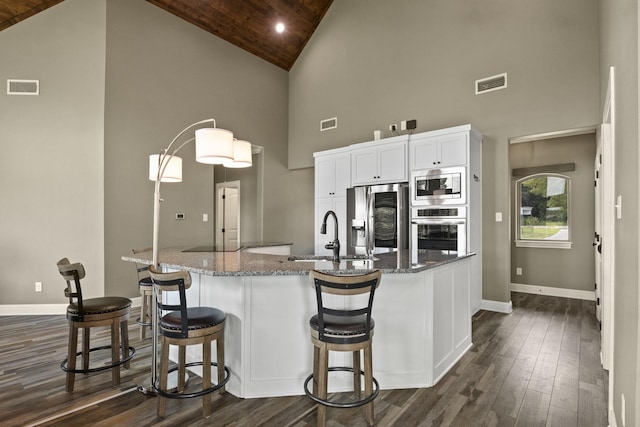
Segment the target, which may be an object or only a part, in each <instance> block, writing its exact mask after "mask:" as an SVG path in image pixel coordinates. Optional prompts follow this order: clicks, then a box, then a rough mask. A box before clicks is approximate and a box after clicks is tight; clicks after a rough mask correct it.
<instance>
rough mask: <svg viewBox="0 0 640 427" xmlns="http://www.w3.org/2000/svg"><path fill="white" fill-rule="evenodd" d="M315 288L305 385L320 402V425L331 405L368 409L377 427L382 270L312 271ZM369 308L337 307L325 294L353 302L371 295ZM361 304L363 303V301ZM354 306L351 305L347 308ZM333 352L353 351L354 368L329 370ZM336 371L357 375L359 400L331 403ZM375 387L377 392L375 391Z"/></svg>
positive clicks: (355, 378)
mask: <svg viewBox="0 0 640 427" xmlns="http://www.w3.org/2000/svg"><path fill="white" fill-rule="evenodd" d="M309 276H310V278H311V285H312V286H313V287H314V288H315V290H316V300H317V303H318V314H316V315H314V316H313V317H311V319H310V320H309V326H310V327H311V342H312V343H313V374H311V375H309V376H308V377H307V379H306V380H305V382H304V391H305V394H306V395H307V396H309V398H311V400H313V401H314V402H316V403H318V406H317V411H318V416H317V418H318V420H317V425H318V426H324V425H325V422H326V417H327V406H329V407H333V408H355V407H359V406H365V418H366V419H367V422H368V423H369V424H370V425H373V420H374V416H373V400H374V399H375V398H376V396H377V395H378V392H379V388H380V387H379V384H378V381H377V380H376V379H375V378H374V377H373V364H372V359H371V343H372V339H373V331H374V327H375V322H374V321H373V319H372V318H371V310H372V306H373V297H374V294H375V290H376V289H377V287H378V285H379V284H380V277H381V272H380V270H373V271H371V272H369V273H366V274H362V275H355V274H354V275H345V276H335V275H331V274H326V273H321V272H319V271H315V270H313V271H311V272H310V273H309ZM367 293H368V300H367V304H366V306H364V307H362V303H360V302H355V303H354V304H360V305H359V306H360V307H362V308H356V309H354V308H351V309H344V308H337V307H335V306H334V307H331V306H329V304H328V303H327V300H330V298H326V299H325V298H323V294H333V295H341V296H345V297H347V299H349V300H351V299H352V297H353V299H356V298H357V297H356V296H357V295H361V294H367ZM360 301H361V300H360ZM349 306H351V305H349V304H347V307H349ZM360 350H362V351H363V359H364V370H363V371H361V370H360ZM329 351H342V352H344V351H349V352H352V356H353V367H329V366H328V364H329ZM334 371H348V372H353V391H354V394H355V397H356V398H357V399H358V400H355V401H350V402H336V401H330V400H329V399H328V398H327V382H328V373H329V372H334ZM361 376H364V397H363V398H361V384H360V377H361ZM312 379H313V392H311V391H309V386H308V384H309V381H311V380H312ZM374 384H375V389H374V387H373V386H374Z"/></svg>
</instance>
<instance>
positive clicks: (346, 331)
mask: <svg viewBox="0 0 640 427" xmlns="http://www.w3.org/2000/svg"><path fill="white" fill-rule="evenodd" d="M309 326H310V327H311V329H312V330H314V331H316V332H317V331H319V330H320V322H319V320H318V315H317V314H316V315H314V316H313V317H311V319H309ZM375 326H376V322H374V320H373V319H371V327H370V331H371V333H372V334H373V328H374V327H375ZM365 333H367V316H366V315H361V316H357V317H352V318H349V317H343V316H333V315H331V314H325V316H324V334H325V335H338V336H354V335H364V334H365Z"/></svg>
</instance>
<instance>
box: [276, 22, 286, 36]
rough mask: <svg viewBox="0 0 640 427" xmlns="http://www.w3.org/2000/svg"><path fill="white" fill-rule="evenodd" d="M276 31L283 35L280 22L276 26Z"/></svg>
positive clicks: (282, 27)
mask: <svg viewBox="0 0 640 427" xmlns="http://www.w3.org/2000/svg"><path fill="white" fill-rule="evenodd" d="M276 31H277V32H278V33H284V24H283V23H282V22H278V23H277V24H276Z"/></svg>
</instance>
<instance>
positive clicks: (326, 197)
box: [313, 149, 351, 255]
mask: <svg viewBox="0 0 640 427" xmlns="http://www.w3.org/2000/svg"><path fill="white" fill-rule="evenodd" d="M314 156H315V214H314V217H315V219H314V222H313V225H314V252H315V254H316V255H332V254H333V251H332V250H331V249H325V247H324V245H326V244H327V243H330V242H332V241H333V236H334V227H335V226H337V227H338V239H339V240H340V243H341V244H342V245H344V246H345V247H346V244H347V188H349V187H351V153H350V150H347V149H337V150H329V151H325V152H322V153H315V154H314ZM327 211H334V212H335V214H336V217H337V218H338V224H337V225H336V224H333V218H329V219H328V220H327V234H320V226H321V225H322V219H323V218H324V215H325V213H327ZM341 253H342V254H344V253H345V252H344V249H341Z"/></svg>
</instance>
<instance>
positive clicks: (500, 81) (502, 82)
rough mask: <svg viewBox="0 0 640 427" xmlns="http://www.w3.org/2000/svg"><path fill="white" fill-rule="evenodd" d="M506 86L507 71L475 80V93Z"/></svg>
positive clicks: (478, 93) (491, 90)
mask: <svg viewBox="0 0 640 427" xmlns="http://www.w3.org/2000/svg"><path fill="white" fill-rule="evenodd" d="M506 87H507V73H504V74H498V75H497V76H491V77H487V78H486V79H480V80H476V95H480V94H481V93H487V92H493V91H494V90H499V89H504V88H506Z"/></svg>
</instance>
